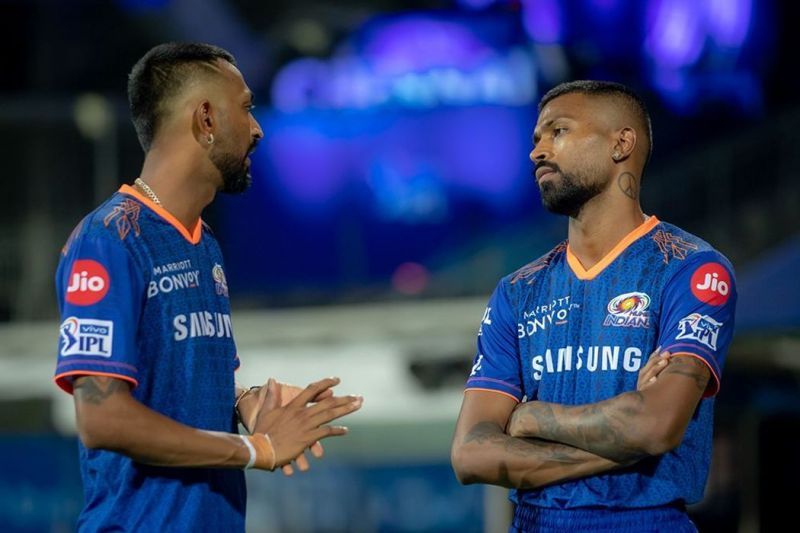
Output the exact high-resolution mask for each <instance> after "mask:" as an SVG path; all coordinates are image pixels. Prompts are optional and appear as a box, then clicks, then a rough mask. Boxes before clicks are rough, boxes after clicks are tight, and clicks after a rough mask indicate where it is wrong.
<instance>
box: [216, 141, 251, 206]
mask: <svg viewBox="0 0 800 533" xmlns="http://www.w3.org/2000/svg"><path fill="white" fill-rule="evenodd" d="M254 148H255V145H253V146H252V147H251V148H250V150H248V151H247V153H248V154H249V153H250V152H252V150H253V149H254ZM210 158H211V162H212V163H213V164H214V166H215V167H217V170H219V173H220V174H221V175H222V187H221V188H220V192H224V193H227V194H241V193H243V192H244V191H246V190H247V189H248V188H249V187H250V185H251V184H252V183H253V177H252V176H251V175H250V167H249V166H248V164H247V156H246V155H245V157H244V158H239V157H238V156H236V155H234V154H233V153H232V152H215V153H212V154H211V155H210Z"/></svg>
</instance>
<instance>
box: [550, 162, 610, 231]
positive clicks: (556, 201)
mask: <svg viewBox="0 0 800 533" xmlns="http://www.w3.org/2000/svg"><path fill="white" fill-rule="evenodd" d="M538 166H546V167H548V168H551V169H553V170H554V171H556V172H557V173H558V174H559V176H561V180H560V181H558V182H555V181H554V180H548V181H545V182H544V183H540V184H539V192H540V193H541V195H542V205H544V207H545V209H547V210H548V211H550V212H551V213H555V214H557V215H567V216H569V217H573V218H575V217H577V216H578V214H579V213H580V212H581V209H582V208H583V206H584V205H586V202H588V201H589V200H591V199H592V198H594V197H595V196H597V195H598V194H600V193H601V192H603V189H604V188H605V184H603V183H599V182H597V181H592V180H589V179H587V177H586V176H579V175H577V174H569V173H567V172H562V171H561V169H560V168H559V166H558V165H556V164H554V163H545V164H542V165H538ZM538 166H537V168H538Z"/></svg>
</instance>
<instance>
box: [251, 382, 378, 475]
mask: <svg viewBox="0 0 800 533" xmlns="http://www.w3.org/2000/svg"><path fill="white" fill-rule="evenodd" d="M338 384H339V379H338V378H327V379H323V380H320V381H318V382H316V383H312V384H311V385H309V386H308V387H306V388H305V389H300V388H299V387H295V386H293V385H287V384H284V383H279V382H278V381H275V380H273V379H270V380H269V381H268V382H267V384H266V385H264V386H263V387H261V388H260V389H258V391H257V393H256V395H255V399H251V400H250V402H251V403H250V404H249V405H248V406H247V409H246V410H245V412H246V414H244V412H243V414H244V416H243V417H242V420H243V422H244V423H245V426H246V427H248V428H252V429H253V438H255V439H256V440H254V444H256V443H261V449H259V446H258V445H256V448H257V451H259V454H258V455H260V456H267V460H266V461H261V465H260V466H259V462H258V461H257V462H256V466H257V467H262V468H263V467H264V465H266V468H268V469H272V468H274V467H276V466H281V467H282V470H283V472H284V474H286V475H292V474H293V473H294V469H293V468H292V466H291V463H292V461H294V462H296V464H297V467H298V468H299V469H300V470H301V471H305V470H308V468H309V463H308V460H307V459H306V457H305V455H304V452H305V450H306V449H310V450H311V453H312V454H313V455H314V456H315V457H322V454H323V449H322V445H321V444H320V443H319V441H320V440H321V439H323V438H327V437H332V436H341V435H345V434H346V433H347V428H346V427H343V426H334V425H329V424H330V422H332V421H333V420H336V419H338V418H341V417H342V416H345V415H348V414H350V413H352V412H355V411H357V410H358V409H360V408H361V405H362V403H363V398H361V397H360V396H353V395H350V396H334V394H333V390H332V388H333V387H334V386H336V385H338ZM240 412H242V411H240ZM263 436H266V441H267V445H268V446H264V445H263V442H264V441H263V439H262V438H261V437H263ZM268 447H270V448H271V450H269V449H267V448H268ZM270 454H271V455H270Z"/></svg>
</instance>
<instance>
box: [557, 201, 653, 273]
mask: <svg viewBox="0 0 800 533" xmlns="http://www.w3.org/2000/svg"><path fill="white" fill-rule="evenodd" d="M660 222H661V221H660V220H658V217H656V216H651V217H649V218H648V219H647V220H645V221H644V222H642V223H641V224H640V225H639V226H637V227H636V228H635V229H634V230H633V231H631V232H630V233H628V234H627V235H626V236H625V237H623V238H622V240H621V241H619V242H618V243H617V244H616V246H614V248H612V249H611V251H610V252H608V253H607V254H606V255H605V256H604V257H603V258H602V259H601V260H600V261H598V262H597V264H596V265H594V266H593V267H592V268H590V269H588V270H587V269H585V268H584V267H583V265H582V264H581V262H580V261H579V260H578V258H577V257H576V256H575V254H573V253H572V249H571V248H570V247H569V243H567V264H568V265H569V268H570V270H572V273H573V274H575V277H577V278H578V279H579V280H583V281H589V280H592V279H594V278H596V277H597V276H599V275H600V273H601V272H603V270H605V269H606V267H608V266H609V265H610V264H611V263H613V262H614V260H615V259H616V258H617V257H619V255H620V254H621V253H622V252H624V251H625V250H626V249H627V248H628V246H630V245H631V244H633V243H634V242H636V241H637V240H638V239H640V238H642V237H644V236H645V235H647V234H648V233H649V232H650V230H652V229H653V228H655V227H656V226H657V225H658V224H659V223H660Z"/></svg>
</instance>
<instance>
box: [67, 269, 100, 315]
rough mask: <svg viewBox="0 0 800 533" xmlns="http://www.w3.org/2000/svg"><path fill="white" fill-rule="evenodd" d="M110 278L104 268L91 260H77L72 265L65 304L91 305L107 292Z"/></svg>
mask: <svg viewBox="0 0 800 533" xmlns="http://www.w3.org/2000/svg"><path fill="white" fill-rule="evenodd" d="M110 284H111V278H110V277H109V276H108V272H107V271H106V269H105V267H104V266H103V265H101V264H100V263H98V262H97V261H93V260H92V259H78V260H77V261H75V263H73V264H72V272H71V273H70V275H69V285H68V286H67V302H69V303H71V304H73V305H92V304H96V303H97V302H99V301H100V300H102V299H103V298H104V297H105V295H106V293H107V292H108V286H109V285H110Z"/></svg>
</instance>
